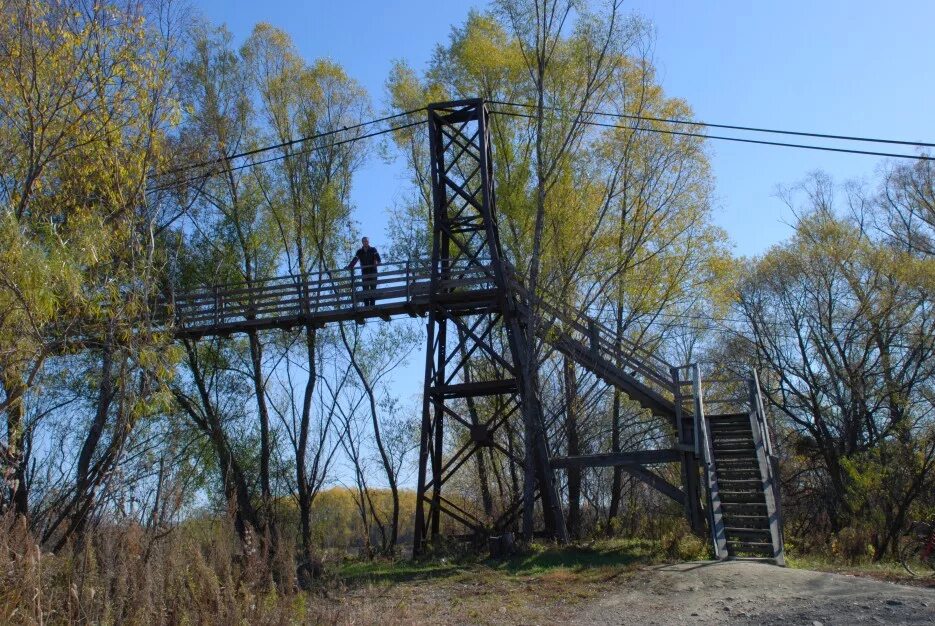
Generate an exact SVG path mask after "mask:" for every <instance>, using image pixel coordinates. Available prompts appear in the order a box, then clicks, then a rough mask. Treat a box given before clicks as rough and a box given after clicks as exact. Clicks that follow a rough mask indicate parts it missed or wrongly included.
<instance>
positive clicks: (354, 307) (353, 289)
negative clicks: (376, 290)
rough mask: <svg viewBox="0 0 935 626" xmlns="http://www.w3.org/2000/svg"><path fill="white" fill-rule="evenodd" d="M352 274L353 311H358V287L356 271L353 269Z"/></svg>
mask: <svg viewBox="0 0 935 626" xmlns="http://www.w3.org/2000/svg"><path fill="white" fill-rule="evenodd" d="M350 272H351V283H350V285H351V309H353V310H354V311H356V310H357V285H356V284H355V281H356V278H355V277H354V270H353V269H352V270H350Z"/></svg>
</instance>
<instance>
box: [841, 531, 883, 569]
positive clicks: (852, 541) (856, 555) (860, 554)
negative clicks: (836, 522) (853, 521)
mask: <svg viewBox="0 0 935 626" xmlns="http://www.w3.org/2000/svg"><path fill="white" fill-rule="evenodd" d="M831 555H832V556H834V557H837V558H840V559H843V560H844V561H846V562H847V563H849V564H851V565H854V564H856V563H858V562H860V561H863V560H865V559H867V558H869V557H873V555H874V549H873V540H872V536H871V532H870V531H869V530H867V529H866V528H860V527H857V528H855V527H848V528H844V529H842V530H841V531H840V532H839V533H838V534H837V535H835V536H834V538H833V539H832V540H831Z"/></svg>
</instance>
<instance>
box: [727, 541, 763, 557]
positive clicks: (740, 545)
mask: <svg viewBox="0 0 935 626" xmlns="http://www.w3.org/2000/svg"><path fill="white" fill-rule="evenodd" d="M727 550H728V552H730V554H731V556H733V555H735V554H742V553H748V554H749V553H754V554H768V555H770V556H772V554H773V544H772V543H771V542H770V543H766V542H762V541H728V542H727Z"/></svg>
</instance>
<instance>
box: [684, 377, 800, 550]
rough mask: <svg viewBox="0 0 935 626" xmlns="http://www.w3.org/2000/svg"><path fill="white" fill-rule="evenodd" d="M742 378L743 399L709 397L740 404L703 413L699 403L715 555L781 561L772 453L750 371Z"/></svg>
mask: <svg viewBox="0 0 935 626" xmlns="http://www.w3.org/2000/svg"><path fill="white" fill-rule="evenodd" d="M737 382H740V381H737ZM743 382H745V383H746V386H747V387H748V392H749V393H748V397H747V400H746V401H745V402H739V401H738V399H736V398H735V399H734V400H730V401H727V402H717V401H715V402H714V403H717V404H731V405H733V408H735V409H739V408H741V407H739V406H737V405H738V404H746V406H745V407H743V408H745V409H746V410H743V411H741V410H735V411H732V412H726V413H720V414H715V415H704V413H703V410H704V409H703V404H702V409H701V410H702V415H703V418H702V421H703V424H704V428H705V433H704V436H705V438H706V441H705V449H704V457H705V458H704V461H705V470H706V471H705V475H706V480H707V485H706V487H707V489H708V509H709V512H708V520H709V526H710V527H711V528H712V536H713V542H714V546H715V552H716V554H717V557H718V558H720V559H724V558H765V559H770V560H772V561H774V562H775V563H777V564H779V565H783V564H784V552H783V537H782V520H781V512H780V506H779V490H778V482H777V481H778V471H777V467H776V459H775V457H774V455H773V453H772V444H771V441H770V437H769V431H768V428H767V425H766V419H765V415H764V414H763V406H762V401H761V399H760V393H759V382H758V380H757V378H756V374H754V375H753V376H752V377H751V378H750V379H748V380H746V381H743ZM700 395H701V397H702V398H703V394H700ZM702 403H703V399H702ZM714 403H713V404H714Z"/></svg>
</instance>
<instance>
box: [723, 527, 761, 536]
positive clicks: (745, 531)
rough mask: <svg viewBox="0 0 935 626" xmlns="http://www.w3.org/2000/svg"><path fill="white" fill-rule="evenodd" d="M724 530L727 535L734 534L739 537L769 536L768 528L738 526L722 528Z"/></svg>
mask: <svg viewBox="0 0 935 626" xmlns="http://www.w3.org/2000/svg"><path fill="white" fill-rule="evenodd" d="M724 532H726V533H727V534H728V535H736V536H738V537H740V538H744V537H747V538H750V537H753V538H757V537H764V536H769V534H770V531H769V528H742V527H740V526H730V527H727V528H725V529H724Z"/></svg>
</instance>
